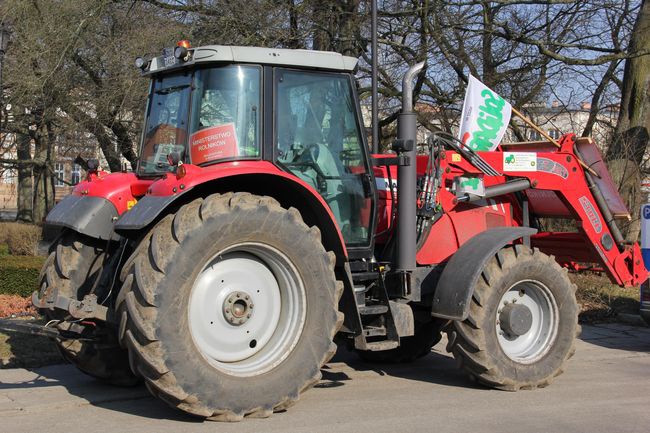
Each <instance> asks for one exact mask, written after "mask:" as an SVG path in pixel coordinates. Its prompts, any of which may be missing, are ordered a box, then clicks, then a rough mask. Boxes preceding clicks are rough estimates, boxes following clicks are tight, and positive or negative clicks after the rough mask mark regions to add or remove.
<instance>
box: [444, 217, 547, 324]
mask: <svg viewBox="0 0 650 433" xmlns="http://www.w3.org/2000/svg"><path fill="white" fill-rule="evenodd" d="M535 233H537V230H536V229H533V228H529V227H499V228H494V229H490V230H486V231H484V232H482V233H479V234H477V235H476V236H474V237H472V238H471V239H470V240H468V241H467V242H465V243H464V244H463V245H462V246H461V247H460V248H459V249H458V251H456V253H454V255H453V256H451V259H449V262H447V265H446V266H445V269H444V270H443V271H442V275H440V279H439V280H438V284H437V286H436V288H435V292H434V295H433V307H432V310H431V315H432V316H434V317H439V318H442V319H449V320H465V319H466V318H467V316H468V315H469V307H470V303H471V300H472V295H473V294H474V286H475V285H476V283H477V282H478V279H479V278H480V276H481V272H482V271H483V268H484V267H485V265H487V263H488V261H489V260H490V259H491V258H492V257H494V255H495V254H496V253H497V251H499V250H500V249H501V248H503V247H504V246H506V245H507V244H509V243H511V242H512V241H514V240H515V239H519V238H522V237H526V236H532V235H534V234H535Z"/></svg>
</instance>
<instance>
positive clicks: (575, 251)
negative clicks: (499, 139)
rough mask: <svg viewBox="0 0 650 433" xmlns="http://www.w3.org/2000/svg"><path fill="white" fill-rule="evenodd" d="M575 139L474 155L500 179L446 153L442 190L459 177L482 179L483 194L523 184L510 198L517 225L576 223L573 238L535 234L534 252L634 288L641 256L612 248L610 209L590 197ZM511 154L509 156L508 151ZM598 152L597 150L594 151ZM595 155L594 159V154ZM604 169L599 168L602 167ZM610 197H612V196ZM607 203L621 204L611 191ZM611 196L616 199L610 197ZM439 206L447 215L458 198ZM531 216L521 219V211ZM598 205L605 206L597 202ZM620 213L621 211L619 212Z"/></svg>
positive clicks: (631, 249)
mask: <svg viewBox="0 0 650 433" xmlns="http://www.w3.org/2000/svg"><path fill="white" fill-rule="evenodd" d="M575 140H576V139H575V136H574V135H573V134H567V135H565V136H563V137H562V139H561V140H560V145H561V147H560V148H559V149H554V148H549V147H548V146H547V147H546V148H542V149H541V150H542V151H536V150H539V149H540V148H539V147H535V146H532V145H529V144H522V145H511V146H508V151H504V150H496V151H492V152H479V154H480V156H481V157H482V158H483V159H484V160H485V161H486V162H488V163H489V164H490V165H491V166H492V167H494V168H495V169H496V170H497V171H499V172H500V173H502V175H503V176H487V175H485V174H483V173H481V172H480V171H479V170H478V169H477V168H475V167H474V166H472V165H471V164H470V163H469V162H468V161H466V160H465V159H464V158H462V157H461V156H460V155H458V154H456V153H454V152H447V155H446V156H445V158H444V159H443V160H442V164H441V166H442V167H443V170H445V177H446V180H447V184H451V183H452V181H453V178H455V177H458V176H478V177H481V178H482V179H483V182H484V184H485V187H486V189H489V188H494V187H495V186H498V185H503V184H505V183H506V182H510V183H512V182H513V180H517V179H525V180H528V181H529V183H530V188H528V189H524V190H522V191H521V192H519V193H518V196H517V197H515V195H514V194H510V195H509V200H510V201H511V202H512V203H513V207H514V208H515V209H513V213H515V215H516V220H517V222H518V223H519V224H521V225H526V224H525V222H524V221H525V220H526V221H532V220H533V219H532V217H544V218H568V219H573V220H575V221H576V225H577V228H578V232H577V233H574V232H562V233H556V232H540V233H538V234H536V235H534V236H532V237H531V239H530V242H531V245H532V246H533V247H537V248H539V249H540V250H542V251H543V252H545V253H547V254H553V255H555V256H556V258H557V260H558V261H559V262H560V263H561V264H563V265H569V264H570V263H578V262H580V263H582V262H587V263H597V264H600V265H601V266H602V267H603V269H604V270H605V272H606V273H607V274H608V276H609V277H610V279H611V281H612V282H613V283H616V284H618V285H621V286H628V285H632V286H636V285H639V284H641V283H642V282H643V281H645V280H646V279H647V278H648V271H647V270H646V269H645V266H644V265H643V261H642V260H641V251H640V249H639V246H638V244H636V243H625V242H620V241H619V242H616V240H615V239H617V238H618V239H620V236H615V235H614V234H613V230H617V227H616V226H615V224H616V222H615V220H614V219H613V218H610V219H609V220H608V219H607V218H606V217H605V215H611V214H612V212H609V209H602V208H601V206H600V205H599V200H597V197H595V193H596V194H598V193H599V190H598V191H596V190H595V189H596V188H600V187H599V186H598V185H596V184H595V183H593V182H591V184H592V186H591V187H590V182H589V181H588V179H587V177H586V176H587V174H586V173H585V171H584V169H583V167H582V166H581V164H580V161H579V159H578V157H577V155H576V153H575V151H574V144H575ZM510 149H512V151H510ZM594 150H595V152H597V149H595V148H594ZM598 155H599V154H598ZM602 167H604V164H603V165H602ZM606 182H611V179H610V178H609V174H608V173H603V176H601V178H600V179H599V183H600V184H601V185H602V184H605V183H606ZM612 191H614V192H613V193H612ZM607 193H608V194H609V196H608V198H609V199H610V200H609V202H615V203H621V202H622V201H621V200H620V197H618V195H617V193H616V189H615V187H613V185H611V188H609V190H608V191H607ZM612 194H616V196H615V197H612ZM440 195H441V203H442V205H443V208H445V210H446V211H452V212H453V209H455V208H456V206H459V205H460V204H459V203H458V198H457V197H456V195H455V194H453V192H452V191H450V190H442V191H441V194H440ZM522 201H526V202H527V203H526V207H527V208H528V209H529V212H530V215H527V217H526V218H524V215H523V213H524V206H522V203H518V202H522ZM600 203H601V204H604V205H607V204H606V203H604V200H600ZM619 207H620V206H619Z"/></svg>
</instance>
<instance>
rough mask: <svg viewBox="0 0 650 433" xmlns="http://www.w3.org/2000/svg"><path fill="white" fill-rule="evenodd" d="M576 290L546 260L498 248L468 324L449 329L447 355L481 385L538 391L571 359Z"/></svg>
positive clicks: (527, 252) (531, 253)
mask: <svg viewBox="0 0 650 433" xmlns="http://www.w3.org/2000/svg"><path fill="white" fill-rule="evenodd" d="M575 291H576V286H575V285H574V284H572V283H571V281H570V280H569V278H568V276H567V272H566V270H565V269H562V268H561V267H560V266H559V265H558V263H557V262H556V261H555V259H554V258H553V257H551V256H548V255H546V254H543V253H541V252H540V251H539V250H537V249H535V250H531V249H530V248H528V247H525V246H523V245H516V246H515V247H508V248H504V249H502V250H500V251H499V252H498V253H497V254H496V255H495V256H494V257H493V258H492V259H491V260H490V261H489V262H488V264H487V265H486V267H485V268H484V269H483V272H482V274H481V276H480V277H479V280H478V283H477V284H476V286H475V288H474V294H473V297H472V300H471V306H470V311H469V317H468V318H467V319H466V320H464V321H462V322H458V321H457V322H454V323H453V325H451V326H449V327H448V329H447V334H448V338H449V343H448V346H447V350H448V351H450V352H452V353H453V355H454V358H456V359H457V360H458V361H459V363H460V365H461V367H462V368H463V369H464V370H465V371H466V372H467V373H469V375H470V377H473V378H475V379H477V380H478V381H479V382H480V383H482V384H484V385H487V386H490V387H494V388H498V389H503V390H508V391H516V390H519V389H533V388H538V387H545V386H547V385H548V384H549V383H550V382H551V381H552V380H553V378H554V377H556V376H558V375H559V374H561V373H562V372H563V371H564V368H565V364H566V362H567V360H568V359H569V358H571V356H573V354H574V352H575V339H576V337H577V336H578V335H579V333H580V326H579V325H578V304H577V302H576V297H575Z"/></svg>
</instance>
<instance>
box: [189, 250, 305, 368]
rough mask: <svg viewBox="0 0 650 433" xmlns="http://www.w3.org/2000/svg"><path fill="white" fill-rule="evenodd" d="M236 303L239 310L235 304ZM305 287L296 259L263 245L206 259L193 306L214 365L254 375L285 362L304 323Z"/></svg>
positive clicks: (198, 333)
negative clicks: (294, 261)
mask: <svg viewBox="0 0 650 433" xmlns="http://www.w3.org/2000/svg"><path fill="white" fill-rule="evenodd" d="M233 302H236V303H237V307H238V308H235V309H233V308H231V307H230V306H232V305H233ZM305 313H306V301H305V289H304V285H303V282H302V279H301V278H300V274H299V273H298V271H297V270H296V268H295V267H294V266H293V264H292V263H291V261H290V260H289V259H288V258H287V257H286V256H285V255H284V254H283V253H281V252H280V251H278V250H277V249H275V248H273V247H271V246H269V245H265V244H261V243H253V242H247V243H241V244H237V245H233V246H231V247H229V248H227V249H226V250H224V251H221V252H219V253H218V254H216V255H215V256H213V257H212V258H211V259H210V260H208V261H207V263H206V264H205V266H203V268H202V269H201V272H199V275H198V276H197V278H196V279H195V280H194V284H193V287H192V291H191V294H190V300H189V305H188V322H189V327H190V333H191V335H192V340H193V342H194V344H195V345H196V347H197V348H198V349H199V351H200V352H201V354H202V355H203V357H204V358H205V359H207V360H208V361H209V362H210V363H211V364H212V365H213V366H214V367H216V368H217V369H219V370H222V371H224V372H226V373H228V374H231V375H235V376H254V375H258V374H262V373H265V372H267V371H269V370H271V369H273V368H274V367H276V366H277V365H278V364H280V363H281V362H282V361H283V360H284V359H285V358H286V356H287V355H288V354H289V353H290V352H291V350H292V349H293V348H294V346H295V345H296V343H297V341H298V339H299V337H300V335H301V333H302V329H303V326H304V322H305Z"/></svg>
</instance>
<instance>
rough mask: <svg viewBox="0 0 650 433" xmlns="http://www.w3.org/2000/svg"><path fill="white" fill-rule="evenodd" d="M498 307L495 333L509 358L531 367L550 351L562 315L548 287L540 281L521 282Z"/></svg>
mask: <svg viewBox="0 0 650 433" xmlns="http://www.w3.org/2000/svg"><path fill="white" fill-rule="evenodd" d="M499 306H500V307H499V309H498V310H497V313H496V315H495V318H494V319H495V328H496V329H495V330H496V333H497V340H498V342H499V345H500V346H501V349H503V352H504V354H505V355H506V356H507V357H508V358H510V359H512V360H513V361H515V362H518V363H522V364H531V363H533V362H535V361H537V360H538V359H540V358H541V357H542V356H544V355H545V354H546V353H547V352H548V350H550V348H551V346H552V344H553V341H554V340H555V337H556V335H557V327H558V315H559V313H558V307H557V304H556V303H555V299H554V297H553V294H552V292H551V290H550V289H549V288H548V287H546V286H545V285H544V284H543V283H541V282H540V281H537V280H522V281H519V282H517V283H515V284H513V285H512V286H511V287H510V288H509V289H508V290H507V291H506V292H505V293H504V294H503V296H502V297H501V300H500V301H499Z"/></svg>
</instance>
